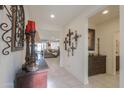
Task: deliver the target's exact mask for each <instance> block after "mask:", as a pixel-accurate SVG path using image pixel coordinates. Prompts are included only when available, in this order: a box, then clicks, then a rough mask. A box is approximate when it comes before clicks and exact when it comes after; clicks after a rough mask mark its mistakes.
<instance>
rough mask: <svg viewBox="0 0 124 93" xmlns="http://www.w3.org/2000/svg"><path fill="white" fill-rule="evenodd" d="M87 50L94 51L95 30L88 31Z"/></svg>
mask: <svg viewBox="0 0 124 93" xmlns="http://www.w3.org/2000/svg"><path fill="white" fill-rule="evenodd" d="M88 50H90V51H93V50H95V29H88Z"/></svg>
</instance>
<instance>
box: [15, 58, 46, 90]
mask: <svg viewBox="0 0 124 93" xmlns="http://www.w3.org/2000/svg"><path fill="white" fill-rule="evenodd" d="M37 61H38V63H39V67H38V68H39V69H38V70H37V71H32V72H26V71H24V70H22V69H20V70H19V71H18V73H17V74H16V79H15V87H16V88H47V73H48V65H47V63H46V62H45V60H43V59H41V58H40V59H38V60H37Z"/></svg>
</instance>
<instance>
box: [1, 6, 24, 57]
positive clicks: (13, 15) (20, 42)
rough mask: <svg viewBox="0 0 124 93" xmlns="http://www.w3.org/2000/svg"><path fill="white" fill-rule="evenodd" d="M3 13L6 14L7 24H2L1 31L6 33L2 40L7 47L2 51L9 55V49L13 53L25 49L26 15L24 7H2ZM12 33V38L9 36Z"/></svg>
mask: <svg viewBox="0 0 124 93" xmlns="http://www.w3.org/2000/svg"><path fill="white" fill-rule="evenodd" d="M0 7H1V11H2V10H3V11H5V12H6V15H5V16H6V17H7V18H8V21H7V22H3V23H0V29H1V30H2V31H4V33H3V34H2V40H3V41H4V42H5V43H6V44H7V46H6V47H5V48H4V49H3V50H2V54H3V55H9V50H8V48H10V47H11V51H17V50H21V49H23V47H24V26H25V14H24V8H23V6H22V5H11V6H6V5H1V6H0ZM9 32H11V35H10V36H7V35H8V33H9Z"/></svg>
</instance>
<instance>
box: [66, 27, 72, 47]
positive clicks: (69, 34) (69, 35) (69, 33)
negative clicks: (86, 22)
mask: <svg viewBox="0 0 124 93" xmlns="http://www.w3.org/2000/svg"><path fill="white" fill-rule="evenodd" d="M73 34H74V33H73V32H71V30H70V29H69V32H68V34H67V37H68V38H69V40H68V43H69V46H71V36H72V35H73Z"/></svg>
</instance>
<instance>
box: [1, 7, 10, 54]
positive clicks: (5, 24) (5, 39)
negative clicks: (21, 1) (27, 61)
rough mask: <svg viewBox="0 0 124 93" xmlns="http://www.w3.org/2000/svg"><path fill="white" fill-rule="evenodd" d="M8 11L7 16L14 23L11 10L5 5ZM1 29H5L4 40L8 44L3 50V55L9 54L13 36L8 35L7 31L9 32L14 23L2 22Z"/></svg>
mask: <svg viewBox="0 0 124 93" xmlns="http://www.w3.org/2000/svg"><path fill="white" fill-rule="evenodd" d="M3 7H4V8H5V9H6V11H7V14H6V15H7V17H8V18H9V20H10V22H11V23H12V15H11V14H10V11H9V10H8V9H7V7H6V6H5V5H4V6H3ZM0 29H1V30H2V31H4V33H3V34H2V40H3V41H4V42H5V43H6V44H7V46H6V47H5V48H4V49H3V50H2V54H3V55H8V54H9V51H8V50H7V49H8V48H10V42H11V36H7V33H9V32H10V31H11V30H12V25H11V24H10V25H8V23H1V24H0Z"/></svg>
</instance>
